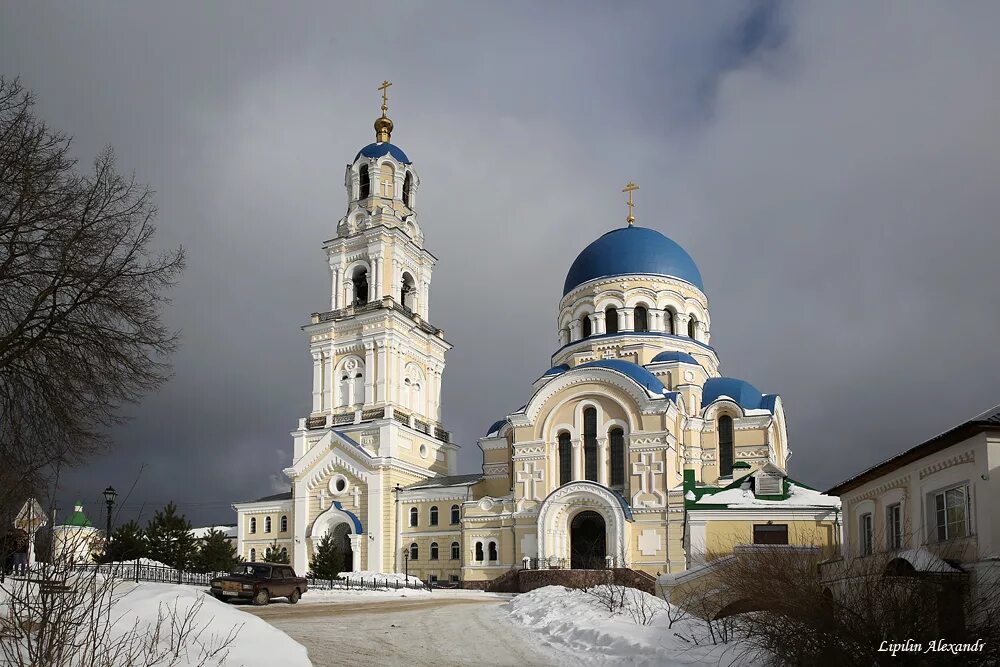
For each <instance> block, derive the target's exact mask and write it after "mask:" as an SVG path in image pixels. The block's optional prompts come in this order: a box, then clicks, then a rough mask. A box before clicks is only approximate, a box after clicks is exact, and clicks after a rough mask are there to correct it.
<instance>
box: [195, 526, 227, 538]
mask: <svg viewBox="0 0 1000 667" xmlns="http://www.w3.org/2000/svg"><path fill="white" fill-rule="evenodd" d="M213 530H217V531H219V532H220V533H222V534H223V535H225V536H226V537H227V538H229V539H233V540H235V539H236V526H203V527H201V528H192V529H191V537H193V538H195V539H197V540H200V539H203V538H205V537H208V534H209V533H210V532H211V531H213Z"/></svg>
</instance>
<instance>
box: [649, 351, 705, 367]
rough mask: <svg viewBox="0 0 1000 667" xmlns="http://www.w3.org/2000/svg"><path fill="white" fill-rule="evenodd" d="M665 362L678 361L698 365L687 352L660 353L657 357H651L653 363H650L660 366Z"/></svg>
mask: <svg viewBox="0 0 1000 667" xmlns="http://www.w3.org/2000/svg"><path fill="white" fill-rule="evenodd" d="M665 361H679V362H681V363H684V364H698V361H697V360H696V359H695V358H694V357H692V356H691V355H690V354H688V353H687V352H678V351H675V350H668V351H667V352H660V353H659V354H658V355H656V356H655V357H653V361H651V362H650V363H653V364H662V363H663V362H665ZM699 365H700V364H699Z"/></svg>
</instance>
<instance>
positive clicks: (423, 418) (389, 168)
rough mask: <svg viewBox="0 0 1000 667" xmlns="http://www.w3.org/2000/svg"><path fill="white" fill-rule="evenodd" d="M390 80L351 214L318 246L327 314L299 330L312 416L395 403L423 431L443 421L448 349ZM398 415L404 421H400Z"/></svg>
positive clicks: (350, 174)
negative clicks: (324, 268) (435, 310)
mask: <svg viewBox="0 0 1000 667" xmlns="http://www.w3.org/2000/svg"><path fill="white" fill-rule="evenodd" d="M390 85H392V84H390V83H389V82H388V81H386V82H383V84H382V86H380V87H379V90H380V91H381V92H382V115H381V116H379V117H378V119H376V121H375V139H376V141H375V142H374V143H371V144H368V145H367V146H365V147H364V148H362V149H361V150H360V151H358V153H357V155H355V156H354V160H353V161H352V162H351V164H349V165H347V168H346V171H345V175H344V187H345V189H346V191H347V202H348V203H347V213H346V214H345V215H344V216H343V217H342V218H341V219H340V221H339V222H338V223H337V230H336V236H335V237H334V238H332V239H330V240H329V241H327V242H326V243H325V244H324V245H323V249H324V251H325V252H326V256H327V262H328V264H329V267H330V310H329V311H328V312H324V313H313V315H312V321H311V323H310V324H309V325H307V326H306V327H305V329H306V331H307V332H308V333H309V337H310V352H311V353H312V358H313V405H312V412H311V413H310V420H313V421H316V420H318V419H319V418H323V417H325V416H326V415H332V416H333V421H334V423H338V422H339V421H340V420H342V419H346V418H347V416H348V415H350V416H352V418H353V416H354V412H361V413H363V414H374V412H373V411H374V410H376V409H379V408H381V409H382V410H383V414H384V410H385V408H389V407H391V409H392V412H393V414H395V415H397V418H398V419H397V420H400V421H406V422H408V421H410V420H415V422H416V425H417V427H418V429H419V430H422V431H426V432H430V433H432V434H433V433H434V432H435V431H437V432H441V433H443V432H444V429H443V428H442V426H441V423H440V418H441V408H440V403H441V376H442V373H443V372H444V364H445V359H444V357H445V353H446V352H447V351H448V350H449V349H451V345H450V344H449V343H448V342H447V341H445V339H444V332H443V331H442V330H441V329H439V328H437V327H435V326H434V325H433V324H431V322H430V321H429V317H430V307H429V300H430V299H429V298H430V284H431V275H432V273H433V269H434V264H435V262H436V259H435V257H434V256H433V255H432V254H431V253H430V252H428V251H427V250H426V249H425V248H424V234H423V231H422V230H421V228H420V224H419V223H418V221H417V212H416V206H417V191H418V190H419V188H420V178H419V176H418V175H417V171H416V169H415V168H414V166H413V163H412V162H411V161H410V159H409V158H408V157H407V155H406V153H404V152H403V150H402V149H401V148H399V147H398V146H396V145H395V144H393V143H391V138H392V130H393V122H392V120H391V119H390V118H389V116H388V97H387V91H388V87H389V86H390ZM400 416H401V417H400Z"/></svg>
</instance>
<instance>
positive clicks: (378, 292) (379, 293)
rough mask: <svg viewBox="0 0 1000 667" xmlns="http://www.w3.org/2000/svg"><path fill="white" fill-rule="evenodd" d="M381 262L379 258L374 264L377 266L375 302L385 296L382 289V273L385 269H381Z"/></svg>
mask: <svg viewBox="0 0 1000 667" xmlns="http://www.w3.org/2000/svg"><path fill="white" fill-rule="evenodd" d="M383 262H384V260H383V259H382V258H381V257H376V258H375V264H376V265H377V266H378V285H377V286H376V288H375V300H376V301H377V300H379V299H381V298H382V296H383V295H384V294H385V289H384V283H385V278H384V276H383V272H384V270H385V269H384V267H383Z"/></svg>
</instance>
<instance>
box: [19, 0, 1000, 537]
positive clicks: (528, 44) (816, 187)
mask: <svg viewBox="0 0 1000 667" xmlns="http://www.w3.org/2000/svg"><path fill="white" fill-rule="evenodd" d="M960 9H961V11H958V10H957V9H956V8H955V7H947V8H946V7H943V6H941V7H936V6H935V5H931V4H927V5H924V4H918V3H879V4H876V5H872V4H848V3H838V4H836V5H824V4H820V3H811V4H806V3H796V4H780V3H722V2H720V3H711V2H710V3H702V2H697V3H696V2H690V3H674V4H670V5H665V4H664V3H654V4H649V5H634V4H633V5H627V6H625V7H620V6H612V5H610V4H608V5H599V4H585V3H576V2H574V3H548V4H544V5H543V4H539V3H530V4H529V3H518V4H512V5H504V7H503V9H502V10H500V9H498V8H497V6H496V5H493V4H488V5H487V4H479V5H472V4H471V3H469V4H459V3H432V2H428V3H419V2H412V3H388V4H378V5H377V6H376V5H372V6H370V7H366V8H358V7H355V6H354V5H353V4H346V3H345V4H344V5H342V6H336V7H334V6H329V5H328V4H326V3H316V5H315V6H312V5H307V4H298V5H292V6H291V7H286V6H284V5H281V6H279V5H276V4H275V5H269V4H255V5H250V4H248V3H231V4H222V3H216V4H213V5H210V6H208V7H207V8H206V7H204V6H202V5H199V4H190V5H187V6H181V7H178V6H177V5H171V6H170V7H169V8H168V7H167V6H166V5H162V4H161V5H156V4H149V5H146V6H140V5H138V4H136V3H128V4H124V3H121V4H95V3H88V4H87V5H82V4H77V5H71V4H65V3H63V4H47V3H22V4H21V5H20V6H10V5H8V6H7V7H6V8H5V9H3V10H2V16H0V69H2V71H3V73H4V74H6V75H15V74H19V75H21V76H22V77H23V80H24V82H25V84H26V85H28V86H29V87H31V88H33V89H34V90H35V91H36V93H37V94H38V98H39V105H38V111H39V113H40V114H41V115H42V116H43V117H44V118H45V119H46V120H48V121H49V122H50V123H51V124H52V125H54V126H55V127H58V128H61V129H64V130H66V131H67V132H69V133H71V134H72V135H74V136H75V138H76V141H75V147H76V151H77V154H78V155H79V156H80V157H81V158H83V159H84V160H85V161H86V160H89V159H90V156H92V155H94V154H95V153H96V151H97V150H98V149H99V148H100V147H101V146H102V145H104V144H111V145H113V146H114V147H115V148H116V149H117V152H118V155H119V159H120V164H121V168H122V169H123V170H124V171H133V170H134V171H135V173H136V175H137V177H138V178H139V179H140V180H142V181H144V182H147V183H149V184H150V185H151V186H152V187H153V188H154V189H155V190H157V202H158V204H159V208H160V230H161V233H160V241H161V242H162V243H163V244H164V245H173V244H178V243H183V244H184V245H185V247H186V248H187V250H188V253H189V263H188V266H189V268H188V270H187V272H186V273H185V275H184V277H183V280H182V283H181V285H180V286H179V288H178V289H177V290H176V292H175V295H174V296H175V305H174V307H173V308H172V309H171V311H170V313H169V315H168V318H169V322H170V323H171V324H172V325H173V326H176V327H178V328H180V329H182V330H183V336H184V338H183V345H182V348H181V349H180V351H179V352H178V354H177V356H176V359H175V371H176V375H175V377H174V379H173V380H172V381H171V383H170V384H169V385H168V386H166V387H165V388H164V389H163V391H161V392H160V393H158V394H156V395H154V396H150V397H149V398H148V399H147V400H146V401H145V402H144V403H143V404H142V405H141V406H139V407H137V408H135V409H134V410H133V413H134V416H135V419H134V421H133V422H132V423H130V424H129V425H127V426H126V427H124V428H122V429H120V430H119V432H118V433H117V436H118V441H119V443H120V445H119V447H118V448H117V449H116V450H115V451H114V452H113V453H111V454H109V455H107V456H104V457H101V458H100V459H97V460H95V461H93V463H92V464H91V465H88V466H87V467H86V468H84V469H81V470H78V471H74V472H72V473H70V474H69V475H68V476H67V478H66V491H65V494H64V498H65V499H66V500H72V497H73V496H77V495H78V496H80V497H82V498H83V499H84V500H86V501H87V502H88V504H89V506H91V507H94V508H95V509H94V512H93V513H94V514H95V515H96V514H97V510H96V503H97V498H98V497H99V492H100V489H102V488H104V486H105V485H107V484H108V483H112V484H114V485H115V486H117V487H119V489H120V490H124V489H125V488H127V487H128V486H129V485H130V484H131V483H132V481H133V479H134V478H135V476H136V475H137V473H138V471H139V470H140V467H142V466H145V467H144V468H143V471H142V475H141V477H140V480H139V482H138V484H137V486H136V490H135V491H134V492H133V494H132V497H131V498H130V499H129V501H128V507H127V508H126V513H127V514H132V515H134V514H135V513H137V512H138V511H139V510H140V509H142V510H143V511H144V516H148V514H149V508H150V507H155V506H158V505H159V504H162V503H163V502H165V501H166V500H169V499H171V498H173V499H177V500H179V501H181V502H182V503H184V505H182V509H184V510H185V511H187V512H188V513H189V514H190V515H192V517H193V518H194V519H195V520H196V521H199V522H203V521H230V520H232V519H233V514H232V512H231V511H229V510H228V507H229V503H230V502H231V501H233V500H242V499H248V498H253V497H255V496H258V495H262V494H264V493H268V492H271V491H272V490H273V489H274V487H275V486H281V485H284V484H285V481H284V480H283V478H282V476H281V474H280V470H281V468H282V467H284V466H286V465H288V463H289V462H290V449H291V439H290V438H289V436H288V432H289V431H290V430H291V429H293V428H294V427H295V424H296V421H297V419H298V418H299V417H300V416H302V415H303V414H304V413H305V412H306V411H307V410H308V408H309V400H310V399H309V393H310V386H309V383H310V368H309V365H310V361H309V359H308V355H307V354H306V341H305V338H304V336H303V335H302V333H301V331H300V330H299V326H300V325H301V324H302V323H304V322H306V321H307V319H308V315H309V313H310V312H313V311H317V310H323V309H324V308H325V307H326V304H327V303H328V298H329V297H328V294H327V286H328V277H327V272H326V269H325V266H324V260H323V255H322V252H321V250H320V244H321V243H322V241H324V240H325V239H327V238H330V237H331V236H332V235H333V233H334V228H335V224H336V222H337V220H338V219H339V218H340V216H341V215H342V214H343V212H344V210H345V206H346V201H345V194H344V190H343V185H342V184H343V169H344V165H345V163H347V162H349V161H350V160H351V159H352V158H353V157H354V154H355V153H356V152H357V150H358V148H359V147H360V146H362V145H364V144H366V143H368V142H369V141H370V140H371V137H372V129H371V123H372V121H373V120H374V117H375V115H376V114H377V107H378V96H377V92H376V91H375V86H376V85H377V84H378V82H380V81H381V80H382V79H383V78H388V79H390V80H391V81H393V82H394V84H395V85H394V86H393V88H392V89H391V96H390V115H391V116H392V117H393V119H394V120H395V122H396V131H395V132H394V135H393V139H394V141H395V142H397V143H398V144H399V145H401V146H403V147H404V148H405V150H406V151H407V153H408V154H409V155H410V157H411V158H412V159H413V160H414V161H415V164H416V166H417V168H418V169H419V170H420V174H421V179H422V189H421V193H420V202H419V204H420V215H421V223H422V225H423V227H424V230H425V232H426V235H427V244H428V248H429V249H430V250H431V251H432V252H433V253H434V254H435V255H436V256H438V257H439V258H440V263H439V265H438V267H437V269H436V272H435V275H434V282H433V285H432V291H431V319H432V320H433V321H434V323H436V324H437V325H439V326H442V327H443V328H444V329H445V330H446V335H447V337H448V339H449V340H450V341H451V342H452V343H453V344H454V345H455V349H454V350H453V351H452V352H451V353H450V354H449V356H448V367H447V370H446V372H445V376H444V395H443V405H444V419H445V423H446V425H447V426H449V428H451V429H452V430H453V431H454V432H455V435H456V438H457V439H458V441H459V442H460V443H461V444H462V445H463V447H464V449H463V451H462V454H461V456H460V459H459V460H460V467H461V469H462V471H473V470H476V469H477V468H478V465H479V462H480V457H479V450H478V449H477V448H476V446H475V441H476V438H477V437H478V436H480V435H481V434H482V431H483V430H484V429H485V428H486V426H488V425H489V424H490V423H491V422H492V421H494V420H495V419H497V418H499V417H501V416H503V415H504V414H505V413H506V412H508V411H510V410H513V409H515V408H516V407H518V406H519V405H521V404H522V403H523V402H524V401H525V400H527V398H528V396H529V391H530V383H531V381H532V380H534V379H535V378H536V377H537V376H538V375H539V374H540V373H541V372H542V371H544V370H545V369H546V368H547V367H548V365H549V364H548V361H549V355H550V354H551V352H552V351H553V350H554V349H555V347H556V331H555V322H556V308H557V303H558V299H559V296H560V294H561V292H560V288H561V286H562V280H563V277H564V275H565V271H566V269H567V268H568V267H569V264H570V263H571V262H572V259H573V257H574V256H575V255H576V253H578V252H579V251H580V250H581V249H582V248H583V247H584V246H585V245H586V243H587V242H589V241H590V240H591V239H593V238H595V237H597V236H598V235H599V234H601V233H603V232H604V231H607V230H608V229H610V228H612V227H615V226H618V225H620V224H622V221H623V218H624V215H625V210H624V206H623V205H622V203H621V196H620V193H619V190H620V189H621V186H622V184H623V183H624V182H625V181H627V180H629V179H633V180H635V181H637V182H638V183H639V184H640V186H641V190H640V191H639V193H638V202H639V206H638V209H637V212H638V216H639V224H643V225H647V226H651V227H654V228H656V229H659V230H660V231H663V232H664V233H666V234H668V235H670V236H671V237H673V238H675V239H676V240H677V241H678V242H679V243H681V244H682V245H684V246H685V247H686V248H687V249H688V250H689V251H690V253H691V254H692V256H693V257H694V258H695V259H696V261H697V262H698V263H699V265H700V267H701V271H702V274H703V275H704V276H705V283H706V289H707V291H708V294H709V298H710V300H711V306H712V316H713V317H712V335H713V344H714V345H715V346H716V348H717V349H718V350H719V353H720V356H721V358H722V361H723V369H724V371H725V372H727V373H728V374H731V375H735V376H738V377H745V378H747V379H749V380H751V381H752V382H754V383H755V384H756V385H757V386H759V387H760V388H761V389H762V390H765V391H776V392H779V393H781V394H782V396H783V398H784V400H785V404H786V408H787V411H788V422H789V430H790V436H791V440H792V443H791V447H792V449H793V450H794V456H793V458H792V460H791V462H790V465H791V471H792V474H793V476H796V477H799V478H801V479H802V480H803V481H806V482H808V483H813V484H817V485H826V484H830V483H833V482H835V481H837V480H839V479H840V478H842V477H844V476H846V475H848V474H850V473H851V472H853V471H856V470H858V469H860V468H863V467H865V466H866V465H868V464H870V463H872V462H873V461H876V460H879V459H881V458H884V457H885V456H887V455H889V454H891V453H892V452H894V451H897V450H899V449H902V448H904V447H906V446H908V445H912V444H915V443H916V442H917V441H919V440H922V439H924V438H925V437H929V436H930V435H933V434H934V433H935V432H937V431H940V430H943V429H944V428H946V427H947V426H949V425H951V424H952V423H954V422H957V421H959V420H961V419H963V418H966V417H969V416H971V415H972V414H974V413H976V412H977V411H979V410H981V409H984V408H986V407H988V406H990V405H992V404H994V403H997V402H1000V380H998V379H997V378H998V377H1000V357H998V355H997V354H996V352H995V341H996V336H997V330H998V324H1000V308H998V304H997V297H996V294H995V286H996V284H997V283H998V278H1000V263H998V262H997V261H996V259H995V257H996V250H995V249H996V247H997V244H998V241H1000V238H998V237H1000V225H998V224H997V221H996V212H997V211H998V210H1000V192H998V191H997V188H996V187H995V184H996V183H997V182H998V176H1000V164H998V163H1000V150H998V149H1000V145H998V143H1000V132H998V131H997V130H998V128H997V120H996V119H997V118H998V117H1000V113H998V112H1000V108H998V107H1000V93H998V90H997V87H996V86H995V85H994V83H995V77H994V75H993V74H992V72H993V70H994V69H995V68H996V66H997V64H998V61H1000V53H998V51H1000V45H998V44H997V42H996V40H995V39H994V36H993V34H992V31H991V28H992V26H995V25H996V19H997V18H998V16H997V15H998V14H1000V10H998V8H997V7H996V6H995V5H990V4H981V5H975V4H972V3H965V4H963V5H962V6H961V8H960ZM64 504H65V501H64Z"/></svg>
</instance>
